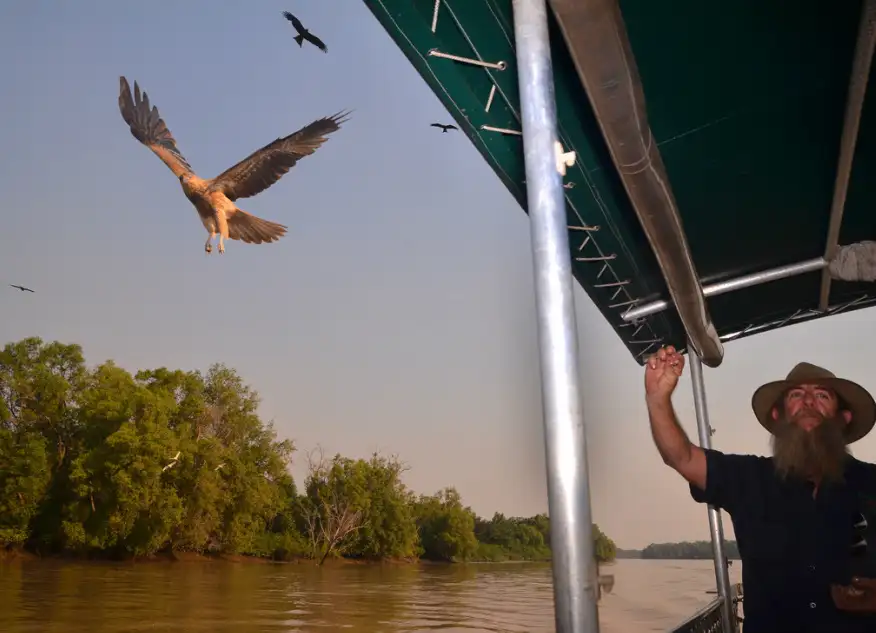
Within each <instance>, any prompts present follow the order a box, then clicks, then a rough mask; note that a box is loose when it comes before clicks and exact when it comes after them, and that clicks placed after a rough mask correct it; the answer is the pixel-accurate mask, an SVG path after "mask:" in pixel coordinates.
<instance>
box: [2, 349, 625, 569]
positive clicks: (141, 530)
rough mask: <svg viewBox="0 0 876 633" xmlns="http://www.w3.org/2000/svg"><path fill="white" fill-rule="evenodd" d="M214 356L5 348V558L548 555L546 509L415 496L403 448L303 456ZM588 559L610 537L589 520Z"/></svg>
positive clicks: (333, 559) (442, 559) (463, 558)
mask: <svg viewBox="0 0 876 633" xmlns="http://www.w3.org/2000/svg"><path fill="white" fill-rule="evenodd" d="M258 406H259V396H258V393H257V392H256V391H254V390H253V389H252V388H251V387H250V386H249V385H247V384H245V383H244V381H243V379H242V378H241V377H240V376H239V375H238V374H237V372H236V371H234V370H233V369H230V368H228V367H226V366H224V365H222V364H214V365H212V366H211V367H210V368H209V369H208V370H207V371H206V372H203V373H202V372H199V371H182V370H171V369H167V368H163V367H162V368H159V369H150V370H141V371H138V372H136V373H135V374H132V373H130V372H128V371H127V370H125V369H122V368H120V367H118V366H117V365H115V364H114V363H113V362H112V361H106V362H104V363H102V364H100V365H98V366H96V367H88V366H87V365H86V363H85V359H84V356H83V352H82V348H81V347H80V346H79V345H75V344H65V343H60V342H57V341H56V342H51V343H46V342H44V341H42V340H41V339H40V338H36V337H31V338H26V339H23V340H21V341H18V342H13V343H8V344H7V345H6V346H5V347H4V348H3V350H2V351H0V558H8V557H28V556H39V557H47V558H56V557H58V558H64V559H79V560H128V561H150V560H151V561H161V560H165V561H171V560H177V561H195V560H204V561H207V560H226V561H235V562H243V561H252V562H256V561H266V562H267V561H280V562H290V563H296V562H297V563H308V564H315V565H322V564H325V563H331V564H338V563H344V564H356V563H361V564H365V563H375V562H382V563H385V564H401V563H413V562H418V561H422V562H436V563H454V562H504V561H549V560H550V557H551V552H550V524H549V521H548V517H547V515H545V514H538V515H535V516H532V517H506V516H504V515H503V514H501V513H496V514H494V515H493V516H492V518H490V519H484V518H481V517H478V516H477V515H476V514H475V513H474V512H473V511H472V510H471V508H469V507H468V506H465V505H464V504H463V502H462V499H461V498H460V495H459V493H458V492H457V491H456V490H455V489H454V488H453V487H447V488H444V489H443V490H440V491H438V492H437V493H435V494H433V495H422V494H419V495H418V494H415V493H414V492H413V491H411V490H410V489H408V488H407V487H406V486H405V484H404V483H403V481H402V475H403V474H404V472H405V471H406V470H407V466H406V465H405V464H404V463H403V462H402V461H401V460H400V459H399V458H398V457H397V456H394V455H393V456H388V457H387V456H382V455H379V454H377V453H375V454H373V455H371V456H370V457H369V458H368V459H351V458H348V457H344V456H342V455H334V456H326V455H324V454H323V453H322V452H321V451H319V450H316V451H312V452H310V453H309V454H307V455H306V460H307V464H308V474H307V476H306V477H305V480H304V482H303V488H302V489H301V490H300V491H299V489H298V487H297V485H296V482H295V481H294V480H293V478H292V476H291V474H290V473H289V469H288V467H289V463H290V460H291V457H292V455H293V453H295V451H296V447H295V445H294V443H293V442H292V441H291V440H278V439H277V436H276V433H275V431H274V428H273V425H272V424H270V423H265V422H263V421H262V420H261V419H260V418H259V415H258ZM593 539H594V544H595V549H596V557H597V560H598V561H600V562H610V561H611V560H613V559H614V558H615V553H616V547H615V544H614V543H613V542H612V540H611V539H610V538H609V537H608V536H606V535H605V534H604V533H603V532H602V531H601V530H600V529H599V527H598V526H597V525H595V524H594V525H593Z"/></svg>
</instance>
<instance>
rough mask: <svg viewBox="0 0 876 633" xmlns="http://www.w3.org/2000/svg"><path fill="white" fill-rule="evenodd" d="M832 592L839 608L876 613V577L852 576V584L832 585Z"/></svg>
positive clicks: (834, 601)
mask: <svg viewBox="0 0 876 633" xmlns="http://www.w3.org/2000/svg"><path fill="white" fill-rule="evenodd" d="M830 594H831V597H833V603H834V604H835V605H836V608H837V609H840V610H842V611H853V612H856V613H876V578H852V584H851V585H831V586H830Z"/></svg>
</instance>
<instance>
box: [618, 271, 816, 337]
mask: <svg viewBox="0 0 876 633" xmlns="http://www.w3.org/2000/svg"><path fill="white" fill-rule="evenodd" d="M827 265H828V262H827V261H826V260H825V259H824V258H823V257H816V258H814V259H807V260H805V261H802V262H797V263H795V264H789V265H787V266H778V267H776V268H770V269H769V270H761V271H758V272H756V273H751V274H750V275H743V276H742V277H736V278H734V279H727V280H726V281H718V282H715V283H713V284H707V285H705V286H703V296H704V297H715V296H717V295H722V294H724V293H727V292H733V291H735V290H742V289H743V288H750V287H751V286H759V285H761V284H765V283H769V282H771V281H778V280H779V279H787V278H788V277H796V276H797V275H805V274H806V273H811V272H814V271H816V270H821V269H822V268H826V267H827ZM669 306H670V302H669V301H667V300H666V299H658V300H657V301H652V302H651V303H646V304H644V305H641V306H639V307H637V308H633V309H631V310H627V311H626V312H624V313H623V314H622V315H621V318H622V319H623V320H624V321H626V322H630V321H635V320H636V319H641V318H642V317H646V316H649V315H652V314H656V313H658V312H662V311H663V310H666V309H667V308H668V307H669Z"/></svg>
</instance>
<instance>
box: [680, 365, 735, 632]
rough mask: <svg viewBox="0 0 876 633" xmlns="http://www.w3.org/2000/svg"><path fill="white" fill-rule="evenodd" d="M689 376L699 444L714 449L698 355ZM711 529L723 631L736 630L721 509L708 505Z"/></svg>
mask: <svg viewBox="0 0 876 633" xmlns="http://www.w3.org/2000/svg"><path fill="white" fill-rule="evenodd" d="M688 356H689V358H690V377H691V383H692V384H693V395H694V409H695V410H696V413H697V431H698V432H699V436H700V446H702V447H703V448H712V426H711V424H710V423H709V407H708V405H707V404H706V384H705V381H704V380H703V363H702V361H701V360H700V358H699V356H697V355H696V354H689V355H688ZM709 532H710V533H711V538H712V558H713V560H714V562H715V583H716V585H717V589H718V595H719V596H721V599H722V600H723V601H724V605H723V608H722V610H721V620H722V623H723V629H722V630H723V631H727V632H728V633H730V632H735V629H734V628H733V622H734V618H733V596H732V595H731V593H730V570H729V569H728V568H727V557H726V556H725V555H724V525H723V523H722V522H721V512H720V510H718V508H716V507H715V506H711V505H710V506H709Z"/></svg>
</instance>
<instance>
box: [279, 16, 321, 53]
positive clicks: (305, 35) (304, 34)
mask: <svg viewBox="0 0 876 633" xmlns="http://www.w3.org/2000/svg"><path fill="white" fill-rule="evenodd" d="M283 17H284V18H286V19H287V20H289V21H290V22H291V23H292V26H293V27H295V30H296V31H298V35H296V36H295V37H294V38H293V39H294V40H295V41H296V42H298V46H304V40H307V41H308V42H310V43H311V44H313V45H314V46H316V47H317V48H318V49H319V50H321V51H322V52H323V53H328V47H326V45H325V43H323V41H322V40H321V39H319V38H318V37H317V36H316V35H314V34H313V33H311V32H310V31H308V30H307V29H305V28H304V25H303V24H301V20H299V19H298V18H296V17H295V16H294V15H292V14H291V13H289V12H288V11H283Z"/></svg>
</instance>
